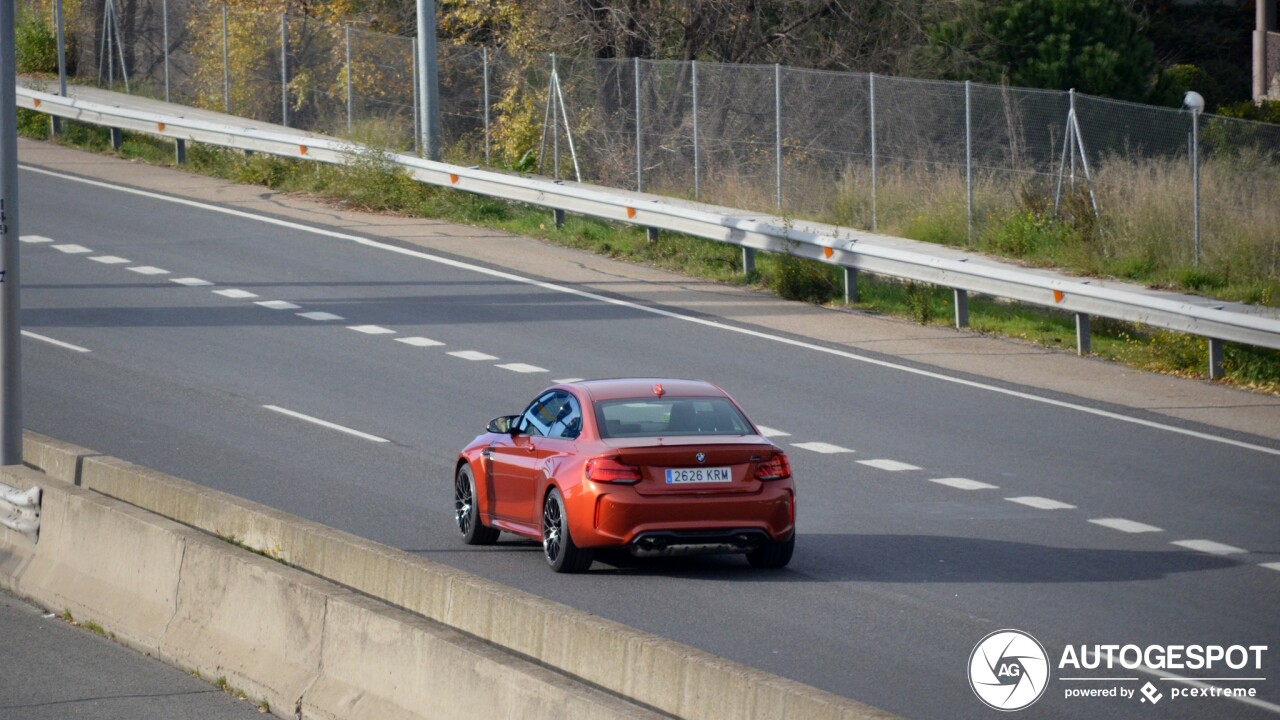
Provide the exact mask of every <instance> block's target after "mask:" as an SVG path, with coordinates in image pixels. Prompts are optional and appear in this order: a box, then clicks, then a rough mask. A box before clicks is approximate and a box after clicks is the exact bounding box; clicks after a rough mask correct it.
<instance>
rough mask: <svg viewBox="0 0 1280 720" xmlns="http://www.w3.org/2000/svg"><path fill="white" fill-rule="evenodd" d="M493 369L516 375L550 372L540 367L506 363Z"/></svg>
mask: <svg viewBox="0 0 1280 720" xmlns="http://www.w3.org/2000/svg"><path fill="white" fill-rule="evenodd" d="M495 367H500V368H502V369H503V370H510V371H511V372H516V373H544V372H551V371H550V370H548V369H546V368H540V367H538V366H537V365H527V364H525V363H507V364H505V365H497V366H495Z"/></svg>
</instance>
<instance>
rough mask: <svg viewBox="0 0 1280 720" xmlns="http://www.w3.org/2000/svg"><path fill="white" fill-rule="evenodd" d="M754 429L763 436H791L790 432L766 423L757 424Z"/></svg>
mask: <svg viewBox="0 0 1280 720" xmlns="http://www.w3.org/2000/svg"><path fill="white" fill-rule="evenodd" d="M756 429H757V430H759V431H760V434H761V435H763V436H765V437H791V433H789V432H786V431H783V430H779V429H777V428H771V427H769V426H767V425H757V426H756Z"/></svg>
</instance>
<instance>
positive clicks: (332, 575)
mask: <svg viewBox="0 0 1280 720" xmlns="http://www.w3.org/2000/svg"><path fill="white" fill-rule="evenodd" d="M24 448H25V449H26V453H27V455H26V456H27V457H28V459H29V462H30V463H31V464H35V463H36V462H45V463H49V464H50V466H51V467H55V468H62V469H65V468H70V467H79V468H80V472H79V475H78V477H77V478H76V482H77V484H80V485H82V486H83V487H84V488H86V489H89V490H94V491H96V492H99V493H102V494H104V495H109V496H111V497H114V498H117V499H120V500H123V501H125V502H127V503H130V504H132V505H136V506H138V507H140V508H145V509H146V510H150V511H152V512H156V513H159V514H161V515H163V516H165V517H168V518H171V519H173V520H176V521H178V522H181V523H183V524H186V525H190V526H192V527H196V528H199V529H201V530H204V531H205V532H208V533H211V534H214V535H218V536H221V537H224V538H234V539H236V540H237V541H239V542H243V543H244V544H246V545H248V546H250V547H253V548H259V549H264V550H268V551H269V552H271V554H272V556H278V557H279V558H280V559H281V560H284V561H286V562H288V563H289V564H290V565H293V566H295V567H297V568H301V569H303V570H306V571H308V572H310V573H314V574H315V575H317V576H319V577H322V578H326V579H328V580H332V581H333V582H336V583H339V584H341V585H344V586H346V587H349V588H352V589H354V590H357V591H359V592H361V593H365V594H367V595H369V596H372V597H374V598H377V599H379V600H384V601H386V602H389V603H391V604H393V605H397V606H399V607H402V608H405V609H407V610H410V611H412V612H414V613H418V614H420V615H422V616H424V617H426V618H428V619H430V620H434V621H437V622H439V623H443V624H444V625H446V626H449V627H452V628H456V629H458V630H461V631H462V632H465V633H469V634H471V635H474V636H475V637H477V638H480V639H482V640H485V641H488V642H491V643H494V644H495V645H498V646H500V647H503V648H506V649H508V650H511V651H514V652H516V653H518V654H520V655H522V656H525V657H528V658H531V659H533V660H535V661H537V662H538V663H542V664H544V665H546V666H548V667H551V668H556V669H559V670H561V671H563V672H564V673H567V674H568V675H570V676H574V677H577V678H580V679H582V680H584V681H586V682H587V683H589V684H591V685H594V686H597V687H599V688H603V689H604V690H606V691H609V692H612V693H616V694H617V695H619V696H621V697H625V698H629V699H633V700H634V701H636V702H637V703H640V704H641V705H643V706H647V707H650V708H653V709H655V710H657V711H660V712H663V713H669V714H671V715H675V716H678V717H682V718H689V719H690V720H736V719H738V718H744V717H762V718H763V717H767V718H774V717H776V718H787V717H803V718H806V719H812V720H825V719H827V718H831V719H836V718H840V719H842V720H867V719H871V718H890V717H893V716H892V715H889V714H888V713H885V712H884V711H881V710H879V709H876V708H872V707H869V706H866V705H862V704H860V703H857V702H855V701H852V700H849V699H848V698H843V697H840V696H838V695H834V694H832V693H828V692H824V691H821V690H818V689H816V688H812V687H809V686H807V685H804V684H802V683H798V682H794V681H791V680H787V679H784V678H780V677H777V676H774V675H770V674H768V673H765V672H762V671H759V670H756V669H754V668H750V667H747V666H745V665H741V664H739V663H735V662H732V661H729V660H726V659H724V658H720V657H717V656H715V655H712V654H710V653H706V652H702V651H699V650H696V649H694V648H690V647H688V646H685V645H682V644H680V643H676V642H673V641H669V640H666V639H663V638H659V637H657V636H654V635H650V634H648V633H644V632H641V631H639V630H635V629H633V628H629V627H627V626H624V625H621V624H619V623H616V622H612V621H609V620H605V619H603V618H600V617H598V616H595V615H591V614H589V613H585V612H582V611H579V610H576V609H574V608H570V607H568V606H565V605H562V604H560V603H556V602H553V601H550V600H546V599H544V598H541V597H537V596H535V595H531V594H529V593H525V592H522V591H518V590H515V589H513V588H509V587H506V586H504V585H501V584H498V583H496V582H492V581H489V580H485V579H483V578H479V577H476V576H473V575H470V574H468V573H465V572H463V571H460V570H456V569H453V568H450V567H447V566H444V565H440V564H438V563H434V562H431V561H430V560H426V559H423V558H421V557H418V556H415V555H411V554H409V553H405V552H402V551H400V550H396V549H394V548H390V547H387V546H384V545H380V544H378V543H375V542H372V541H370V540H366V539H363V538H360V537H357V536H354V535H351V534H348V533H344V532H340V531H338V530H334V529H332V528H329V527H326V526H323V525H320V524H319V523H315V522H311V521H308V520H303V519H301V518H298V517H295V516H292V515H289V514H288V513H283V512H280V511H278V510H273V509H271V508H268V507H265V506H262V505H258V504H256V503H252V502H249V501H247V500H243V499H240V498H237V497H234V496H232V495H228V494H226V493H222V492H219V491H217V490H212V489H209V488H205V487H202V486H200V485H196V484H194V483H191V482H188V481H186V480H181V479H179V478H174V477H171V476H168V475H165V474H163V473H159V472H156V471H154V470H148V469H146V468H142V467H139V466H136V465H133V464H131V463H128V462H125V461H123V460H119V459H116V458H110V457H105V456H101V455H96V454H94V453H92V452H91V451H88V450H84V449H82V448H77V447H75V446H71V445H67V444H65V443H57V442H53V441H50V440H49V439H47V438H45V437H43V436H40V435H37V434H35V433H30V432H28V433H27V434H26V436H25V443H24Z"/></svg>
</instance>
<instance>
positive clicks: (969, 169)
mask: <svg viewBox="0 0 1280 720" xmlns="http://www.w3.org/2000/svg"><path fill="white" fill-rule="evenodd" d="M970 84H971V83H970V82H969V81H968V80H965V81H964V186H965V191H966V193H967V194H968V220H967V222H968V228H969V245H973V103H972V98H971V96H970V87H969V86H970Z"/></svg>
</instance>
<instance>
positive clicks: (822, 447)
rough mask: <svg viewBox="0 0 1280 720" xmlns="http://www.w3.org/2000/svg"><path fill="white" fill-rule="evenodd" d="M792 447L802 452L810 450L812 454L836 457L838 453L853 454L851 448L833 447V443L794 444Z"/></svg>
mask: <svg viewBox="0 0 1280 720" xmlns="http://www.w3.org/2000/svg"><path fill="white" fill-rule="evenodd" d="M791 447H798V448H800V449H801V450H810V451H812V452H816V453H822V454H823V455H834V454H836V453H851V452H853V451H852V450H850V449H849V448H846V447H840V446H839V445H832V444H831V443H824V442H802V443H792V444H791Z"/></svg>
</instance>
